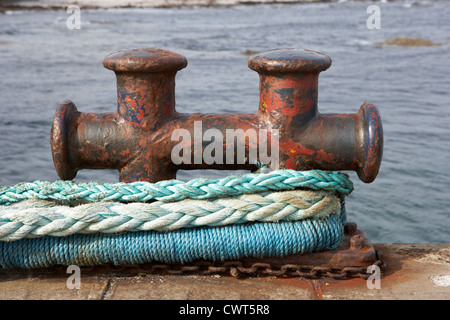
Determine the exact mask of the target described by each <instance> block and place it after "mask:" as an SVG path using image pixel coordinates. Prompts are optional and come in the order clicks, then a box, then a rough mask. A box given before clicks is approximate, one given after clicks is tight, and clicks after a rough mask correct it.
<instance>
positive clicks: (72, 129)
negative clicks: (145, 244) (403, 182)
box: [51, 48, 383, 183]
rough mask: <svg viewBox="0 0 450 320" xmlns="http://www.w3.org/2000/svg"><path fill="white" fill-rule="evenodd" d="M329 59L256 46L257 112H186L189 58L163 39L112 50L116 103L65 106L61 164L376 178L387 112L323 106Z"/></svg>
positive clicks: (56, 133)
mask: <svg viewBox="0 0 450 320" xmlns="http://www.w3.org/2000/svg"><path fill="white" fill-rule="evenodd" d="M330 65H331V59H330V58H329V57H328V56H326V55H324V54H321V53H318V52H314V51H310V50H302V49H277V50H271V51H267V52H264V53H261V54H256V55H254V56H252V57H251V58H250V59H249V61H248V66H249V68H251V69H253V70H255V71H257V72H258V73H259V75H260V84H259V88H260V102H259V108H258V110H257V111H256V113H225V114H211V113H194V114H186V113H179V112H178V111H177V110H176V109H175V76H176V73H177V71H179V70H181V69H183V68H185V67H186V66H187V60H186V58H185V57H183V56H182V55H179V54H176V53H173V52H170V51H167V50H161V49H154V48H144V49H133V50H124V51H120V52H117V53H113V54H110V55H108V56H106V57H105V59H104V66H105V67H106V68H108V69H111V70H113V71H114V72H115V73H116V77H117V103H118V107H117V111H116V112H112V113H82V112H79V111H78V110H77V108H76V107H75V105H74V104H73V103H72V102H71V101H66V102H64V103H62V104H60V105H59V106H58V108H57V111H56V114H55V117H54V121H53V125H52V130H51V146H52V154H53V160H54V164H55V167H56V170H57V173H58V175H59V177H60V178H61V179H63V180H70V179H73V178H75V176H76V174H77V171H78V170H80V169H117V170H119V172H120V181H122V182H132V181H149V182H157V181H161V180H168V179H174V178H176V172H177V170H180V169H182V170H191V169H223V170H235V169H247V170H252V171H254V170H256V169H257V168H258V166H257V164H266V165H268V166H270V167H271V168H272V169H294V170H311V169H320V170H330V171H335V170H339V171H345V170H350V171H355V172H357V174H358V176H359V178H360V179H361V180H362V181H363V182H366V183H370V182H372V181H373V180H374V179H375V178H376V176H377V174H378V170H379V167H380V163H381V158H382V152H383V129H382V124H381V120H380V116H379V112H378V110H377V108H376V107H375V106H374V105H372V104H370V103H363V105H362V106H361V107H360V109H359V111H358V112H357V113H355V114H322V113H319V111H318V106H317V98H318V78H319V73H320V72H321V71H324V70H326V69H328V68H329V67H330ZM231 91H232V90H230V92H231ZM199 103H201V102H199ZM249 108H250V107H249V106H242V109H249ZM205 109H208V106H205ZM255 109H256V108H255ZM269 151H270V152H269ZM269 153H270V155H269Z"/></svg>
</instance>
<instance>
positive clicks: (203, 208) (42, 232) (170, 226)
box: [0, 190, 340, 241]
mask: <svg viewBox="0 0 450 320" xmlns="http://www.w3.org/2000/svg"><path fill="white" fill-rule="evenodd" d="M339 211H340V199H339V197H338V196H337V194H336V193H335V192H330V191H311V190H295V191H283V192H265V193H255V194H244V195H240V196H238V197H235V198H230V197H228V198H217V199H209V200H191V199H185V200H182V201H177V202H169V203H167V202H161V201H157V202H152V203H129V204H124V203H118V202H96V203H87V204H83V205H78V206H75V207H70V206H61V205H57V202H55V201H48V200H36V199H33V200H24V201H22V202H19V203H17V204H14V205H11V206H4V207H0V240H3V241H13V240H18V239H21V238H25V237H26V238H34V237H41V236H46V235H51V236H60V237H61V236H68V235H71V234H74V233H97V232H101V233H118V232H136V231H152V230H154V231H173V230H176V229H180V228H189V227H199V226H223V225H228V224H240V223H246V222H252V221H258V222H278V221H296V220H302V219H305V218H309V217H315V218H321V217H326V216H328V215H330V214H333V213H336V212H339Z"/></svg>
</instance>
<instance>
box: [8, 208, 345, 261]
mask: <svg viewBox="0 0 450 320" xmlns="http://www.w3.org/2000/svg"><path fill="white" fill-rule="evenodd" d="M343 229H344V223H343V216H341V215H338V214H332V215H330V216H328V217H326V218H322V219H313V218H308V219H304V220H301V221H297V222H290V221H286V222H278V223H250V224H245V225H242V224H238V225H228V226H222V227H202V228H185V229H178V230H175V231H172V232H157V231H150V232H127V233H123V234H118V235H116V234H114V235H111V234H100V233H95V234H74V235H71V236H67V237H51V236H46V237H42V238H36V239H21V240H18V241H11V242H7V241H0V265H1V266H3V268H5V269H6V268H46V267H52V266H56V265H66V266H67V265H77V266H95V265H103V264H107V263H111V264H114V265H129V264H142V263H146V262H163V263H186V262H192V261H195V260H208V261H224V260H230V259H231V260H233V259H241V258H243V257H255V258H265V257H283V256H286V255H289V254H306V253H311V252H316V251H323V250H333V249H336V248H337V247H338V246H339V244H340V243H341V241H342V237H343V233H344V231H343Z"/></svg>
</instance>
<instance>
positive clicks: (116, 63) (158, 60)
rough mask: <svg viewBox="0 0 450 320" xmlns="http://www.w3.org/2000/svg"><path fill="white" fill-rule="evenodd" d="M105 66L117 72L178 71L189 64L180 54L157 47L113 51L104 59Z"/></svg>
mask: <svg viewBox="0 0 450 320" xmlns="http://www.w3.org/2000/svg"><path fill="white" fill-rule="evenodd" d="M103 65H104V66H105V68H107V69H110V70H113V71H115V72H138V73H149V72H155V73H157V72H166V71H178V70H181V69H183V68H185V67H186V66H187V60H186V58H185V57H183V56H182V55H180V54H177V53H174V52H171V51H168V50H162V49H157V48H141V49H129V50H122V51H118V52H114V53H111V54H109V55H107V56H106V57H105V59H104V60H103Z"/></svg>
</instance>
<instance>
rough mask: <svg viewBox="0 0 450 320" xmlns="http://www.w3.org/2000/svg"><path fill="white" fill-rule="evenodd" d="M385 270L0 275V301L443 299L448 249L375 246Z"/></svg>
mask: <svg viewBox="0 0 450 320" xmlns="http://www.w3.org/2000/svg"><path fill="white" fill-rule="evenodd" d="M374 247H375V249H377V250H381V251H382V253H383V257H382V259H383V260H384V261H386V263H387V267H386V268H385V269H384V270H383V272H382V274H381V278H380V282H379V284H380V288H379V289H377V288H372V289H370V288H369V287H370V286H371V285H372V286H374V285H375V280H369V282H370V283H369V287H368V281H366V280H364V279H361V278H355V279H350V280H334V279H327V278H323V279H304V278H276V277H253V278H244V279H238V278H234V277H228V276H218V275H213V276H200V275H187V276H177V275H151V274H145V273H138V272H129V273H127V272H123V271H121V272H112V273H111V272H105V269H98V270H97V271H96V268H91V269H82V270H83V271H82V273H81V285H80V289H69V288H68V287H67V280H68V277H69V276H70V275H71V274H68V273H66V270H64V269H61V268H60V269H54V270H46V271H44V272H43V271H39V272H38V271H34V270H27V271H22V272H17V271H7V270H3V271H1V272H0V299H2V300H9V299H23V300H33V299H38V300H52V299H54V300H90V299H98V300H311V299H324V300H339V299H342V300H379V299H386V300H405V299H406V300H416V299H417V300H427V299H429V300H449V299H450V244H375V245H374Z"/></svg>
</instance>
